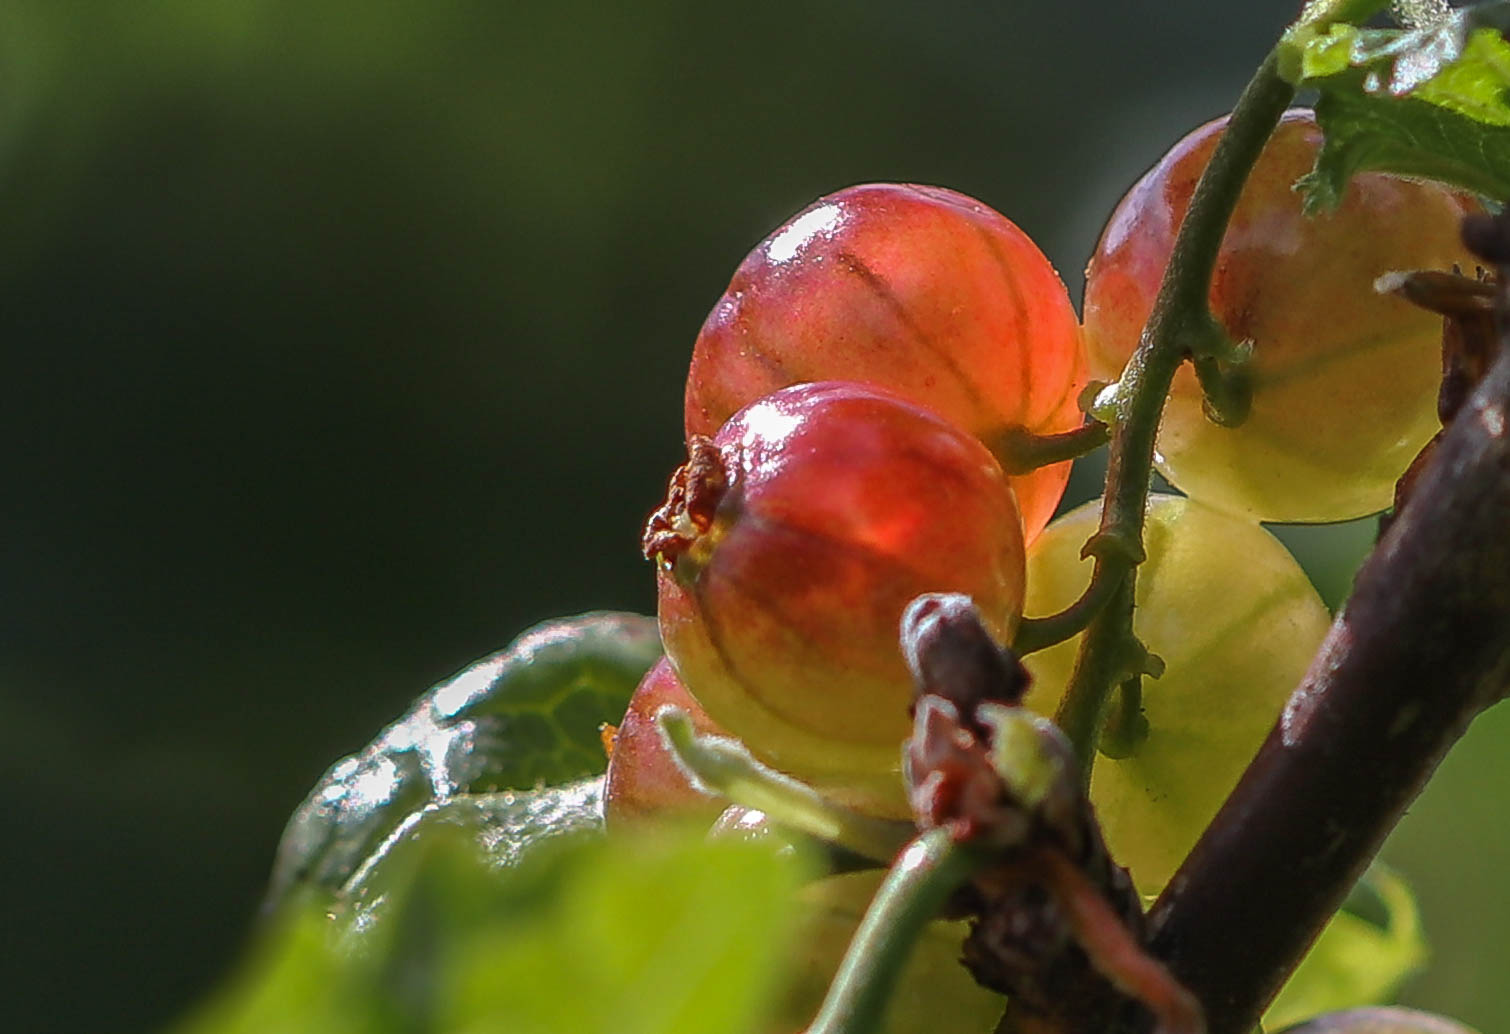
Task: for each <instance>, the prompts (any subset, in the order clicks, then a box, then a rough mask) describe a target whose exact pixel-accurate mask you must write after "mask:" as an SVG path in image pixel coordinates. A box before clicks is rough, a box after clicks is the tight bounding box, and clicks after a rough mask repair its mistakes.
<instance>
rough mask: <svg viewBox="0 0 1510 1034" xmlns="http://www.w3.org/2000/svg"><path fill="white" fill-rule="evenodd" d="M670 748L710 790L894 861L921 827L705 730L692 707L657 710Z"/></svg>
mask: <svg viewBox="0 0 1510 1034" xmlns="http://www.w3.org/2000/svg"><path fill="white" fill-rule="evenodd" d="M656 723H657V724H658V725H659V726H660V729H661V736H662V737H663V738H664V739H665V741H666V747H667V749H668V750H670V751H671V753H672V755H673V756H674V757H675V758H676V761H677V763H678V764H679V765H681V766H682V768H683V769H685V770H686V771H687V772H688V773H689V774H690V775H691V776H692V777H693V778H694V779H695V780H696V781H697V782H698V783H700V784H702V787H703V788H704V789H706V790H707V791H708V792H709V793H712V794H716V795H717V796H720V797H727V798H728V799H729V800H731V801H733V802H734V803H735V804H741V805H744V806H745V807H747V808H754V809H756V810H757V811H762V812H765V813H766V814H767V815H768V816H769V817H770V818H771V820H772V821H774V822H776V823H778V824H780V825H783V826H788V827H790V828H792V829H796V830H800V831H802V832H803V833H808V834H811V835H812V836H815V837H817V838H818V839H820V840H822V841H824V842H826V843H831V844H837V845H838V846H840V847H843V848H846V849H847V850H850V851H853V852H854V853H855V854H857V855H860V856H861V857H862V858H869V859H872V860H874V861H877V862H880V863H882V864H883V865H889V864H890V863H891V860H892V859H893V858H895V857H896V856H897V852H898V851H900V850H901V849H902V847H903V846H904V845H905V844H906V843H907V840H908V838H909V837H911V836H912V834H913V833H914V831H915V827H914V826H913V824H912V823H910V822H900V821H893V820H889V819H881V818H876V817H874V816H871V815H865V814H862V813H861V812H857V811H853V810H851V809H849V808H846V807H844V806H843V805H842V804H838V803H836V802H834V801H831V800H829V799H828V798H826V797H824V796H823V795H821V794H820V793H818V791H816V790H814V789H813V788H812V787H810V786H808V785H807V784H806V783H801V782H798V781H797V780H795V779H793V778H792V777H791V776H786V775H782V774H781V773H780V772H777V771H775V770H773V769H769V768H767V767H766V766H764V765H762V764H761V763H760V762H758V761H756V760H755V759H754V758H753V757H751V756H750V754H749V752H748V751H746V750H745V748H744V746H743V745H742V744H740V743H739V742H738V741H736V740H730V739H725V738H723V737H722V736H707V735H703V734H700V733H699V732H698V731H697V730H696V729H695V728H693V725H692V719H690V718H689V717H687V714H686V712H684V711H681V710H678V709H677V708H675V707H664V708H662V709H661V710H660V711H659V712H657V714H656Z"/></svg>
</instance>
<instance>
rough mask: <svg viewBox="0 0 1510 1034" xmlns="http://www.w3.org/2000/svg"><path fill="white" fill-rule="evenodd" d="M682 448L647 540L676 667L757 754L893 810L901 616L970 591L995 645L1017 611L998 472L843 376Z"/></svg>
mask: <svg viewBox="0 0 1510 1034" xmlns="http://www.w3.org/2000/svg"><path fill="white" fill-rule="evenodd" d="M691 453H692V458H691V459H690V460H689V462H688V464H686V465H685V466H683V468H682V469H681V470H679V471H678V473H677V475H676V477H675V478H673V481H672V489H671V493H670V496H669V497H668V500H667V503H666V505H664V506H663V507H662V508H661V510H659V511H657V513H656V514H655V515H653V516H652V518H651V520H650V525H649V527H648V529H647V533H646V543H645V545H646V555H647V556H651V557H653V558H655V559H656V560H657V561H658V565H659V567H660V573H659V588H660V607H659V613H660V626H661V639H662V641H663V642H664V644H665V647H666V652H667V654H668V656H670V658H671V660H672V663H673V664H674V665H675V666H676V669H677V672H678V673H679V674H680V676H681V678H682V680H683V682H684V683H685V684H686V685H687V688H688V689H689V690H691V692H692V694H693V695H694V696H695V697H696V698H697V700H698V702H699V703H701V704H702V706H703V708H704V709H705V710H706V711H707V712H708V714H709V715H710V716H711V717H712V718H713V720H714V721H716V722H717V723H718V724H719V725H721V726H723V727H724V728H725V729H727V730H728V731H729V732H730V733H731V734H733V735H734V736H737V737H739V738H740V739H741V740H743V741H744V742H745V744H746V745H747V746H748V747H749V748H750V750H751V751H752V752H753V753H754V754H755V755H756V756H757V757H759V758H761V759H762V760H765V761H767V762H768V763H770V764H772V765H773V766H775V767H776V768H778V769H782V770H784V771H787V772H790V773H792V774H794V775H796V776H797V777H798V778H801V779H804V780H806V781H808V782H811V783H814V784H816V785H819V786H820V787H822V788H824V789H825V790H827V791H829V792H830V793H831V794H832V795H833V796H835V797H837V798H839V799H843V800H846V801H848V802H850V803H852V804H854V805H856V806H859V807H865V808H869V809H871V810H875V811H879V812H890V813H898V814H899V813H903V812H904V811H905V803H904V799H903V795H902V788H901V782H900V774H899V772H900V753H901V743H902V740H903V739H905V738H906V736H907V734H908V730H909V718H908V708H909V705H910V703H911V699H912V684H911V680H910V677H909V675H908V673H907V669H906V666H905V665H904V664H903V660H902V655H901V650H900V648H899V646H898V638H897V636H898V632H897V629H898V621H899V619H900V616H901V614H902V610H903V608H905V607H906V605H907V604H908V602H910V601H911V600H912V599H913V597H915V596H917V595H919V594H921V593H925V592H937V591H944V592H964V593H968V594H970V595H971V596H972V597H973V598H974V599H975V601H976V603H977V605H978V606H979V607H980V609H981V611H982V613H983V615H984V616H985V620H986V621H987V623H988V625H989V627H990V629H991V631H992V632H993V633H994V634H996V635H998V636H999V637H1000V638H1001V639H1002V640H1004V641H1005V640H1006V639H1008V638H1009V637H1010V636H1011V634H1012V631H1013V630H1014V628H1015V627H1016V624H1017V620H1018V617H1019V615H1020V607H1021V601H1022V589H1023V546H1022V529H1021V522H1020V520H1019V518H1018V516H1017V509H1016V505H1015V503H1014V501H1013V496H1012V491H1011V488H1010V487H1009V485H1008V484H1007V480H1006V477H1005V476H1004V475H1003V474H1002V472H1001V468H1000V467H999V466H998V465H997V463H996V461H995V460H994V459H993V458H992V457H991V455H990V453H988V452H987V451H986V449H985V447H984V446H982V445H981V444H980V442H979V441H977V440H976V439H975V438H973V437H971V436H970V435H968V434H966V433H964V432H963V431H961V430H959V429H958V428H956V427H954V426H953V425H952V424H950V423H948V422H947V421H945V420H943V419H942V418H941V417H939V416H937V415H936V414H934V413H932V412H930V411H928V410H925V409H923V408H921V407H918V406H915V405H912V404H911V403H908V402H906V401H903V400H901V399H899V398H897V397H896V396H894V395H891V394H889V393H886V392H883V391H881V390H879V389H876V388H871V387H867V386H864V385H858V384H851V383H845V382H823V383H817V384H804V385H799V386H796V387H792V388H788V389H785V390H783V391H779V392H777V393H775V394H774V395H771V396H769V397H767V398H765V399H762V400H761V401H759V402H757V403H755V404H754V405H751V406H749V407H747V408H746V409H744V410H742V411H741V412H740V413H738V414H736V415H735V417H734V418H733V419H731V420H730V421H729V422H728V423H727V424H725V425H724V427H723V429H722V430H720V431H719V433H718V435H717V437H715V438H713V439H711V440H710V439H706V438H701V437H694V438H693V440H692V443H691Z"/></svg>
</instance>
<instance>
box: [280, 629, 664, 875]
mask: <svg viewBox="0 0 1510 1034" xmlns="http://www.w3.org/2000/svg"><path fill="white" fill-rule="evenodd" d="M660 653H661V647H660V637H659V635H658V633H657V631H656V626H655V621H654V619H652V618H647V617H641V616H640V615H637V614H617V613H606V612H605V613H594V614H584V615H582V616H580V617H575V618H564V619H561V620H558V621H547V622H545V623H543V624H540V625H536V626H535V627H534V628H532V629H530V630H529V631H527V632H525V633H524V634H523V635H521V636H520V637H519V638H518V639H516V640H514V642H513V643H512V644H510V645H509V647H508V648H507V649H504V650H502V651H500V652H498V653H495V654H491V655H490V656H487V657H484V658H483V659H481V660H479V661H477V662H476V663H474V664H471V665H469V666H468V667H466V668H464V669H463V670H462V671H460V672H459V673H457V674H456V675H454V676H452V677H451V678H449V679H447V680H446V681H444V682H442V683H440V684H438V685H436V686H435V687H433V688H432V689H430V690H429V691H427V692H426V693H425V694H424V695H423V696H421V697H420V698H419V699H418V700H416V701H415V703H414V706H413V707H412V708H410V710H409V711H408V713H407V714H405V715H404V716H403V717H402V718H400V719H399V720H398V721H396V722H394V723H393V724H392V725H390V726H389V727H388V728H387V729H385V730H383V732H382V733H381V734H379V736H378V737H377V738H376V739H375V740H373V741H372V743H371V744H369V745H368V746H367V747H366V748H365V749H364V750H362V751H361V752H360V753H358V754H353V755H352V756H350V757H348V758H344V759H342V760H341V761H339V762H337V763H336V764H335V765H334V766H332V767H331V769H330V770H329V771H328V772H326V774H325V775H324V776H323V777H322V778H321V780H320V782H319V783H317V784H316V786H315V788H314V789H313V790H312V791H311V792H310V795H309V796H308V797H307V798H306V799H305V801H304V803H303V804H301V805H300V806H299V808H298V810H297V811H295V812H294V815H293V817H292V818H291V819H290V820H289V823H288V827H287V828H286V829H285V830H284V833H283V840H282V842H281V844H280V845H279V848H278V862H277V866H276V868H275V870H274V873H273V880H272V889H271V893H270V897H271V899H272V900H275V901H276V900H281V899H282V898H283V897H285V896H286V895H287V894H288V893H289V891H290V890H291V889H293V888H294V887H298V886H305V887H314V888H319V889H323V890H327V891H330V890H334V889H336V888H338V887H340V886H341V885H342V884H343V883H345V882H346V881H347V880H348V879H349V878H350V877H351V875H352V873H354V872H355V871H356V870H357V868H358V867H359V866H360V865H361V864H362V863H363V862H364V861H365V860H366V859H367V858H369V857H370V856H371V855H372V853H373V852H374V851H375V850H376V849H377V848H378V847H379V845H381V844H382V843H384V841H386V840H387V839H388V838H389V837H391V836H392V835H393V834H394V831H395V830H397V829H398V827H399V825H400V824H401V823H403V822H404V821H405V820H406V819H408V817H409V816H411V815H413V814H414V813H416V812H417V811H419V810H420V809H421V808H423V807H425V806H426V805H428V804H431V803H435V802H439V801H444V800H446V799H448V798H449V797H451V796H452V795H454V794H460V793H467V792H479V791H486V790H507V789H516V790H527V789H530V788H532V787H536V786H541V785H550V784H558V783H564V782H568V781H570V780H573V779H579V778H582V777H583V776H590V775H596V774H598V773H601V772H602V771H603V769H604V767H605V766H606V764H607V760H606V758H605V757H604V754H603V748H602V745H601V742H600V740H599V735H598V729H599V726H600V725H602V724H603V723H604V722H616V721H618V720H619V719H620V718H621V717H622V716H623V714H624V708H625V706H626V705H627V704H628V702H629V697H630V694H631V693H633V691H634V687H635V685H636V684H637V683H638V682H639V680H640V677H641V676H642V675H644V673H645V671H646V670H647V669H648V668H649V667H650V665H652V664H653V663H655V661H656V660H657V659H658V658H659V657H660Z"/></svg>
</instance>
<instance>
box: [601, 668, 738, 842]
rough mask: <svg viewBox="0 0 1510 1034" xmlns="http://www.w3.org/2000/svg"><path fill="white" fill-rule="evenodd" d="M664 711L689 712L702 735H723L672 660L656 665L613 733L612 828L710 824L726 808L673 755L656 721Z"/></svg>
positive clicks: (608, 785) (608, 784)
mask: <svg viewBox="0 0 1510 1034" xmlns="http://www.w3.org/2000/svg"><path fill="white" fill-rule="evenodd" d="M663 707H675V708H678V709H680V710H682V711H684V712H686V714H687V716H688V717H689V718H690V719H691V720H692V725H693V727H694V728H696V729H697V731H698V732H701V733H711V734H717V733H721V732H722V731H723V730H721V729H720V728H718V726H717V725H715V724H713V721H712V719H710V718H709V717H708V716H707V715H706V714H705V713H704V712H703V709H702V708H700V707H698V706H697V701H696V700H693V699H692V694H690V693H688V692H687V687H685V686H683V685H682V683H681V680H680V679H678V678H677V677H676V670H675V669H674V668H672V667H671V662H670V661H669V660H667V659H666V658H664V657H662V658H661V659H660V660H659V661H657V662H656V663H655V665H654V666H653V667H652V668H651V669H650V670H649V671H647V672H646V673H645V677H644V678H643V679H642V680H641V681H640V684H639V686H638V687H637V688H636V689H635V691H634V696H632V697H630V699H629V709H628V710H627V711H625V712H624V719H623V721H621V722H620V723H619V726H618V728H617V729H616V730H615V731H614V733H613V740H612V742H613V750H612V753H611V754H610V755H609V757H608V775H607V778H606V780H605V781H604V785H603V817H604V819H605V820H606V821H607V823H608V826H609V828H610V829H613V828H617V827H619V826H627V825H631V824H633V823H635V822H638V821H654V822H666V821H671V820H676V819H687V820H692V821H698V820H700V821H702V822H703V823H704V824H705V825H706V824H708V823H711V822H712V821H713V820H714V819H715V818H717V817H718V814H719V812H721V811H722V810H723V809H724V807H725V803H726V802H724V801H723V799H722V798H718V797H712V796H710V795H708V794H706V793H704V792H703V791H702V790H701V789H699V788H697V787H695V786H693V785H692V783H691V782H690V781H689V780H688V778H687V774H686V773H685V772H684V771H682V768H681V766H680V765H678V764H677V763H676V759H675V758H674V757H672V755H671V751H670V749H669V748H668V747H667V746H666V741H665V740H664V739H662V738H661V731H660V728H659V727H658V726H657V725H656V722H655V716H656V713H657V712H658V711H660V709H661V708H663Z"/></svg>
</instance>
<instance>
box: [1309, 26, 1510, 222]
mask: <svg viewBox="0 0 1510 1034" xmlns="http://www.w3.org/2000/svg"><path fill="white" fill-rule="evenodd" d="M1507 27H1510V3H1489V4H1480V5H1477V6H1475V7H1468V8H1463V9H1461V10H1456V11H1453V12H1452V13H1451V14H1450V15H1449V16H1448V17H1446V18H1445V19H1443V20H1441V21H1439V22H1436V23H1434V24H1432V25H1429V26H1424V27H1422V28H1417V29H1360V28H1358V27H1356V26H1352V25H1333V26H1330V27H1329V28H1328V29H1327V30H1326V31H1316V30H1314V29H1309V28H1306V27H1302V28H1301V29H1298V30H1296V31H1295V32H1294V33H1292V34H1291V35H1290V36H1289V37H1287V39H1286V40H1285V42H1284V44H1283V45H1282V50H1281V55H1282V65H1283V67H1284V68H1285V70H1286V72H1287V74H1288V75H1289V77H1290V78H1291V79H1292V81H1294V82H1295V83H1296V84H1297V85H1299V86H1304V87H1311V88H1314V89H1316V90H1317V91H1318V92H1319V97H1318V99H1317V102H1316V117H1317V121H1319V122H1320V123H1321V126H1322V129H1323V130H1324V132H1325V134H1326V141H1325V144H1324V145H1323V147H1322V150H1321V153H1320V155H1319V156H1318V158H1317V161H1316V168H1315V170H1314V171H1313V172H1312V173H1311V174H1310V175H1309V176H1307V177H1305V178H1304V179H1303V180H1302V181H1301V184H1300V186H1301V189H1302V190H1303V191H1304V192H1305V194H1306V202H1307V206H1308V207H1309V208H1312V209H1325V208H1330V207H1333V206H1335V205H1336V204H1337V203H1338V201H1339V200H1340V199H1341V197H1342V193H1343V191H1344V189H1345V188H1346V186H1347V181H1348V179H1349V178H1350V177H1351V176H1352V175H1353V174H1354V173H1357V172H1362V171H1366V170H1378V171H1384V172H1392V173H1397V174H1401V175H1407V176H1420V177H1424V178H1428V179H1436V180H1440V181H1442V182H1445V183H1449V184H1452V185H1455V186H1459V187H1462V188H1465V189H1467V190H1471V191H1476V192H1478V193H1480V194H1484V195H1485V196H1488V197H1491V198H1494V199H1496V200H1504V199H1505V198H1507V197H1510V99H1507V91H1510V43H1507V42H1506V40H1505V39H1504V38H1503V35H1502V33H1503V31H1504V30H1505V29H1506V28H1507Z"/></svg>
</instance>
